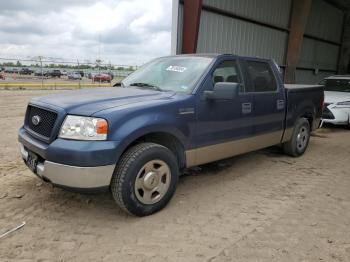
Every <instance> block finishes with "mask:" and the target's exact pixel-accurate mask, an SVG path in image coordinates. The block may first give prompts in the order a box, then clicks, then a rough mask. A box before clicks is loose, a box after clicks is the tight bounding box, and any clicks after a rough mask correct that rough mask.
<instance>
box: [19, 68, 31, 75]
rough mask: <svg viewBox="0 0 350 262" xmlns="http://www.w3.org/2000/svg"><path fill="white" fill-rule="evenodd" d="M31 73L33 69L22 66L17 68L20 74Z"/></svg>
mask: <svg viewBox="0 0 350 262" xmlns="http://www.w3.org/2000/svg"><path fill="white" fill-rule="evenodd" d="M32 73H33V70H32V69H30V68H27V67H24V68H22V69H21V70H19V74H20V75H31V74H32Z"/></svg>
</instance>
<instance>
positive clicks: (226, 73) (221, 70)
mask: <svg viewBox="0 0 350 262" xmlns="http://www.w3.org/2000/svg"><path fill="white" fill-rule="evenodd" d="M217 82H233V83H241V80H240V77H239V73H238V68H237V64H236V62H235V61H224V62H222V63H221V64H220V65H219V66H218V67H217V68H216V69H215V71H214V73H213V83H214V84H215V83H217Z"/></svg>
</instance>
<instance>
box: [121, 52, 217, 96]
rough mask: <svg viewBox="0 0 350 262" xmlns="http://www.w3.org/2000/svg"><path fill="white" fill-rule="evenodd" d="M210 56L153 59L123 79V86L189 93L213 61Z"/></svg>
mask: <svg viewBox="0 0 350 262" xmlns="http://www.w3.org/2000/svg"><path fill="white" fill-rule="evenodd" d="M211 61H212V58H208V57H186V56H178V57H163V58H158V59H155V60H152V61H151V62H149V63H147V64H145V65H144V66H142V67H141V68H140V69H138V70H137V71H135V72H134V73H132V74H131V75H129V76H128V77H127V78H125V79H124V80H123V81H122V85H123V86H126V87H128V86H138V87H141V88H154V89H156V90H159V91H175V92H184V93H188V92H190V91H192V90H193V88H194V86H195V84H196V82H197V81H198V79H199V78H200V77H201V75H202V74H203V73H204V71H205V69H206V68H207V67H208V65H209V64H210V63H211Z"/></svg>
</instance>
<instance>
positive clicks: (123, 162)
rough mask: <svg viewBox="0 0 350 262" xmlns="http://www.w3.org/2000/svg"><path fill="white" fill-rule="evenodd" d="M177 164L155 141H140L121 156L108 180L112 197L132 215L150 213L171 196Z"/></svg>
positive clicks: (173, 189)
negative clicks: (109, 180)
mask: <svg viewBox="0 0 350 262" xmlns="http://www.w3.org/2000/svg"><path fill="white" fill-rule="evenodd" d="M178 177H179V167H178V163H177V160H176V157H175V156H174V154H173V153H172V152H171V151H170V150H169V149H168V148H166V147H164V146H161V145H158V144H154V143H141V144H138V145H135V146H133V147H131V148H130V149H128V150H127V151H126V152H125V153H124V154H123V155H122V157H121V159H120V161H119V163H118V164H117V166H116V169H115V171H114V174H113V177H112V181H111V191H112V195H113V198H114V200H115V201H116V202H117V204H118V205H119V206H120V207H121V208H122V209H123V210H125V211H127V212H128V213H130V214H133V215H135V216H147V215H151V214H153V213H155V212H157V211H159V210H161V209H162V208H164V207H165V206H166V204H167V203H168V202H169V201H170V199H171V198H172V196H173V195H174V192H175V189H176V185H177V181H178Z"/></svg>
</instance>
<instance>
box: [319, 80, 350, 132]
mask: <svg viewBox="0 0 350 262" xmlns="http://www.w3.org/2000/svg"><path fill="white" fill-rule="evenodd" d="M320 84H322V85H324V90H325V92H324V93H325V103H324V109H323V115H322V121H323V122H324V123H331V124H335V125H345V126H347V127H348V128H350V75H335V76H330V77H327V78H325V79H323V80H322V81H321V82H320Z"/></svg>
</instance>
